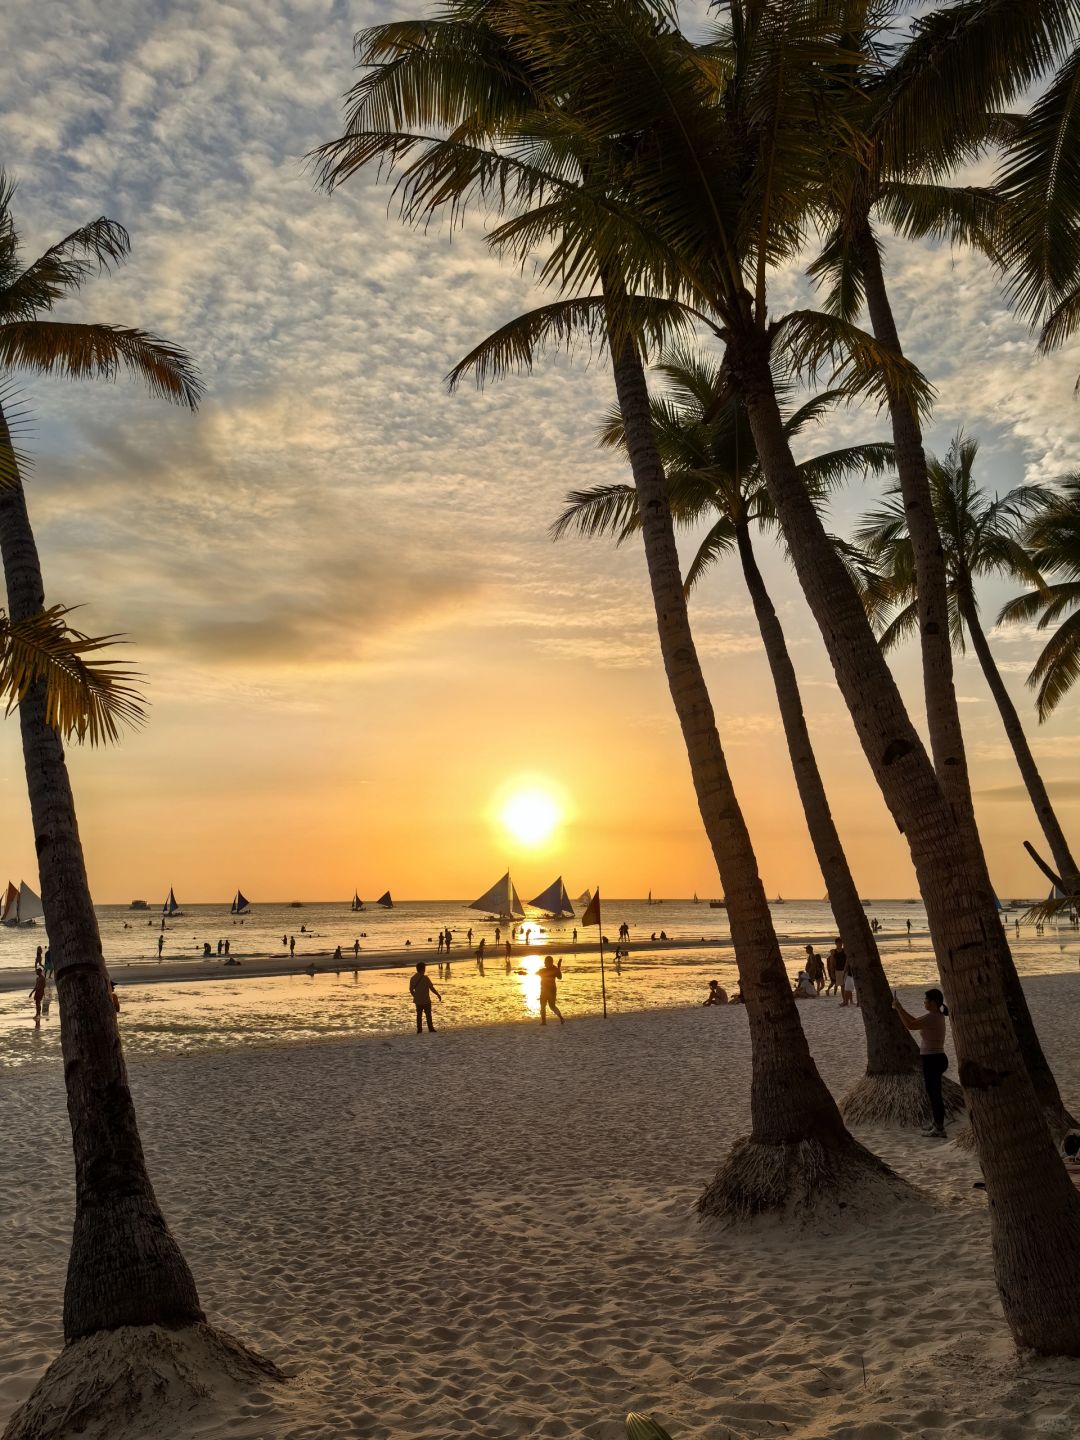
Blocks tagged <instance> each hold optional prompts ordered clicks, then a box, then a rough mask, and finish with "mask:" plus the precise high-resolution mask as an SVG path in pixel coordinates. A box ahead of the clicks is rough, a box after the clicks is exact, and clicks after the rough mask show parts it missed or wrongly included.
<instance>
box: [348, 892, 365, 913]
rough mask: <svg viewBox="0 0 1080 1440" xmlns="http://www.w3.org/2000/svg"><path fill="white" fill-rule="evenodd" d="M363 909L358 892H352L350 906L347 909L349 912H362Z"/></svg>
mask: <svg viewBox="0 0 1080 1440" xmlns="http://www.w3.org/2000/svg"><path fill="white" fill-rule="evenodd" d="M363 908H364V902H363V900H361V899H360V891H359V890H354V891H353V897H352V904H351V905H350V906H349V909H350V910H362V909H363Z"/></svg>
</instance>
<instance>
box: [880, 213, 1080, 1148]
mask: <svg viewBox="0 0 1080 1440" xmlns="http://www.w3.org/2000/svg"><path fill="white" fill-rule="evenodd" d="M857 244H858V248H859V256H860V260H861V262H862V267H863V280H864V284H865V289H866V305H867V310H868V312H869V315H870V324H871V327H872V329H873V331H874V334H875V336H876V337H877V339H878V340H879V341H880V342H881V343H882V344H883V345H885V346H887V347H888V348H889V349H890V350H892V351H893V352H894V354H896V355H903V350H902V348H901V345H900V336H899V333H898V332H897V329H896V321H895V319H894V317H893V313H892V306H891V304H890V302H889V294H888V290H887V289H886V285H885V275H884V272H883V270H882V267H881V253H880V251H879V250H878V246H877V241H876V240H875V238H874V235H873V233H872V231H871V228H870V225H869V222H868V221H867V222H864V223H863V225H862V226H861V227H860V229H859V232H858V235H857ZM889 414H890V417H891V420H892V431H893V444H894V448H895V459H896V472H897V475H898V477H899V480H900V489H901V493H902V495H903V500H904V515H905V518H906V520H907V526H908V534H909V536H910V537H911V545H912V552H913V555H914V560H915V579H916V595H917V599H918V606H919V641H920V645H921V648H922V670H923V690H924V695H925V699H926V722H927V729H928V731H929V734H930V749H931V754H932V755H933V757H934V769H935V771H936V773H937V777H938V784H939V785H940V786H941V790H942V793H943V794H944V796H945V798H946V800H947V801H948V803H949V805H950V806H951V807H952V812H953V815H954V817H955V818H956V821H957V824H958V825H959V827H960V831H961V834H962V835H963V837H964V842H965V844H966V845H967V848H968V851H969V854H970V857H971V863H972V866H973V867H974V870H976V871H977V872H978V875H979V883H980V886H982V887H984V888H986V889H987V890H990V891H991V892H992V889H993V887H992V885H991V882H990V871H989V868H988V866H987V864H986V854H985V852H984V850H983V847H982V839H981V837H980V835H979V829H978V825H977V823H976V820H975V804H974V801H973V799H972V794H971V777H970V774H969V772H968V764H967V754H966V751H965V749H964V736H963V730H962V728H961V725H960V707H959V705H958V704H957V701H956V685H955V681H954V671H953V653H952V637H951V634H950V630H949V602H948V574H947V571H946V565H945V552H944V549H943V547H942V544H941V534H940V531H939V530H938V525H937V519H936V517H935V515H934V499H933V493H932V491H931V488H930V477H929V474H928V473H927V469H926V452H925V450H924V449H923V441H922V430H921V427H920V425H919V418H918V415H917V414H916V412H915V411H914V410H913V409H912V407H911V404H910V403H909V401H908V400H907V399H906V397H905V396H903V395H898V394H895V393H891V394H890V396H889ZM992 939H993V943H994V947H995V950H996V952H997V958H998V963H999V965H1000V966H1001V972H1002V983H1003V984H1004V987H1005V997H1006V1003H1007V1005H1008V1007H1009V1014H1010V1016H1011V1017H1012V1022H1013V1025H1014V1027H1015V1029H1016V1037H1017V1040H1018V1041H1019V1044H1020V1052H1021V1054H1022V1055H1023V1057H1024V1063H1025V1065H1026V1066H1027V1067H1028V1071H1029V1073H1030V1075H1031V1080H1032V1083H1033V1084H1034V1086H1035V1091H1036V1094H1037V1095H1038V1097H1039V1101H1040V1103H1041V1105H1042V1107H1043V1109H1044V1111H1045V1112H1046V1117H1047V1121H1048V1123H1049V1125H1050V1127H1051V1131H1052V1132H1053V1133H1055V1134H1063V1133H1064V1132H1065V1130H1067V1129H1069V1127H1070V1126H1071V1125H1072V1124H1074V1121H1073V1118H1072V1116H1071V1115H1070V1114H1069V1112H1068V1111H1067V1110H1066V1108H1065V1106H1064V1104H1063V1102H1062V1099H1061V1093H1060V1091H1059V1090H1058V1086H1057V1081H1056V1080H1055V1079H1054V1075H1053V1072H1052V1070H1051V1069H1050V1065H1049V1063H1048V1062H1047V1059H1046V1055H1045V1054H1044V1052H1043V1048H1042V1045H1041V1043H1040V1041H1039V1036H1038V1033H1037V1031H1036V1029H1035V1024H1034V1021H1033V1020H1032V1018H1031V1011H1030V1010H1029V1009H1028V1003H1027V998H1026V996H1025V995H1024V990H1023V986H1022V985H1021V984H1020V977H1019V976H1018V975H1017V973H1016V966H1015V964H1014V963H1013V958H1012V952H1011V951H1010V949H1009V942H1008V938H1007V937H1006V935H1005V934H1004V932H1003V931H1002V929H1001V926H1000V925H999V926H998V927H997V932H996V934H995V935H994V936H993V937H992Z"/></svg>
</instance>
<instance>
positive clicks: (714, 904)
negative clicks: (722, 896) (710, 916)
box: [709, 900, 727, 910]
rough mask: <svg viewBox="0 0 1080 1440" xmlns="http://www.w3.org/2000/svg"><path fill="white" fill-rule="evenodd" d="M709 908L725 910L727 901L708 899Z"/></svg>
mask: <svg viewBox="0 0 1080 1440" xmlns="http://www.w3.org/2000/svg"><path fill="white" fill-rule="evenodd" d="M709 909H710V910H726V909H727V901H726V900H710V901H709Z"/></svg>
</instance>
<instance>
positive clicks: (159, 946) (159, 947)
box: [157, 935, 165, 961]
mask: <svg viewBox="0 0 1080 1440" xmlns="http://www.w3.org/2000/svg"><path fill="white" fill-rule="evenodd" d="M164 949H165V936H164V935H159V936H158V937H157V958H158V960H159V961H160V959H161V952H162V950H164Z"/></svg>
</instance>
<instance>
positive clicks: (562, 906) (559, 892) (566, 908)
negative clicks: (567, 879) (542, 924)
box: [529, 875, 574, 920]
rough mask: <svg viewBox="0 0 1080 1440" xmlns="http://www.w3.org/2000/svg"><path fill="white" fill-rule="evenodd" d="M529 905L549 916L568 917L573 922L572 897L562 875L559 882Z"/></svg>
mask: <svg viewBox="0 0 1080 1440" xmlns="http://www.w3.org/2000/svg"><path fill="white" fill-rule="evenodd" d="M529 904H530V905H534V906H535V907H536V909H537V910H543V911H544V912H545V913H546V914H548V915H558V916H562V915H568V916H569V917H570V919H571V920H572V919H573V918H574V907H573V905H571V904H570V896H569V895H567V893H566V886H565V885H564V884H563V878H562V876H561V875H560V876H559V878H558V879H557V880H553V881H552V882H551V884H550V885H549V886H548V887H547V889H546V890H543V891H541V893H540V894H539V895H538V896H537V897H536V899H535V900H530V901H529Z"/></svg>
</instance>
